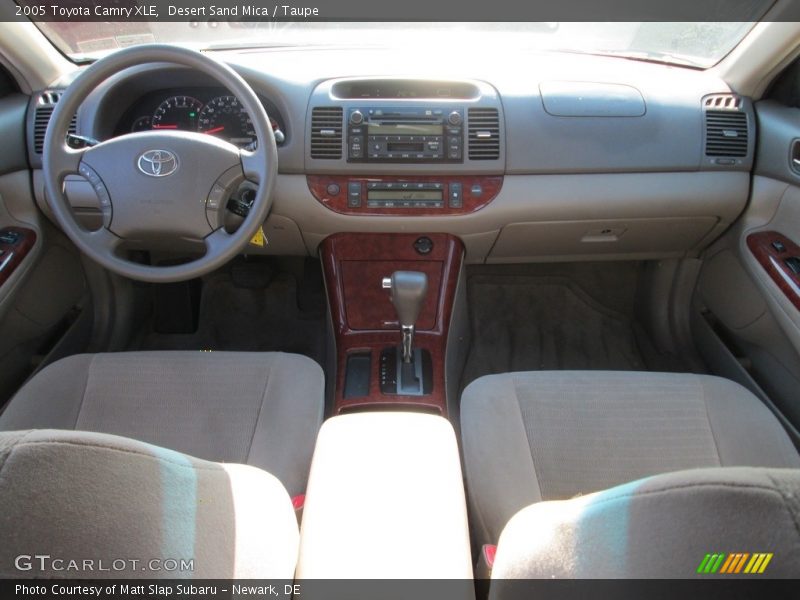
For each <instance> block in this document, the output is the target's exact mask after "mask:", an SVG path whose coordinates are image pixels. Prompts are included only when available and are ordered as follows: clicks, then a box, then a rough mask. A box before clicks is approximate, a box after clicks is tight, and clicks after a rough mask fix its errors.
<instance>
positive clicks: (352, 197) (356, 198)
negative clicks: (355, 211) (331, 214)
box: [347, 181, 361, 208]
mask: <svg viewBox="0 0 800 600" xmlns="http://www.w3.org/2000/svg"><path fill="white" fill-rule="evenodd" d="M347 206H348V208H360V207H361V182H360V181H349V182H348V183H347Z"/></svg>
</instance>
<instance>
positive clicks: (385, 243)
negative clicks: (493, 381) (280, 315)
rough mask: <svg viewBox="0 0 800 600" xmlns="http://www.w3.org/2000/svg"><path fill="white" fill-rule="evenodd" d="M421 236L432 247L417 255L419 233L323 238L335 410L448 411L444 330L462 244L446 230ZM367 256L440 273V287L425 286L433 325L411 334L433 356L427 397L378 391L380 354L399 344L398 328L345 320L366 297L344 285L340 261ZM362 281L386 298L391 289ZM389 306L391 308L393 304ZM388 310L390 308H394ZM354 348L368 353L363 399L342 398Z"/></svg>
mask: <svg viewBox="0 0 800 600" xmlns="http://www.w3.org/2000/svg"><path fill="white" fill-rule="evenodd" d="M424 236H425V237H429V238H430V239H431V240H432V241H433V249H432V250H431V252H430V253H429V254H425V255H420V254H419V253H417V251H416V250H415V249H414V245H413V244H414V241H416V240H417V239H418V238H419V237H422V235H417V234H372V233H340V234H335V235H332V236H330V237H328V238H326V239H325V240H324V241H323V242H322V245H321V247H320V249H321V258H322V267H323V271H324V274H325V285H326V288H327V292H328V299H329V302H330V309H331V316H332V319H333V326H334V335H335V336H336V349H337V366H336V390H335V395H336V397H335V406H334V413H335V414H340V413H342V412H346V411H349V410H354V409H359V410H360V409H367V408H379V407H392V408H399V407H412V408H420V409H424V410H430V411H433V412H438V413H439V414H442V415H446V414H447V395H446V387H445V377H444V375H445V351H446V346H447V331H448V328H449V324H450V319H451V317H452V313H453V303H454V300H455V293H456V287H457V285H458V276H459V272H460V270H461V262H462V260H463V254H464V246H463V244H462V243H461V240H459V239H458V238H456V237H454V236H452V235H449V234H443V233H437V234H424ZM370 260H374V261H378V262H383V263H385V265H386V267H387V268H389V269H392V268H393V265H401V266H402V267H403V268H408V267H409V264H411V265H412V266H413V262H415V261H418V262H420V263H431V262H437V263H439V264H440V268H441V277H440V279H439V282H438V289H436V288H435V287H434V286H430V287H429V290H428V298H429V299H430V298H431V297H433V298H435V314H434V319H433V326H432V327H430V329H427V330H421V331H418V332H417V334H416V336H415V344H416V345H417V346H418V347H420V348H425V349H427V350H428V351H429V352H430V354H431V362H432V366H433V389H432V393H431V394H429V395H426V396H401V395H387V394H382V393H381V391H380V383H379V377H378V368H379V364H378V363H379V357H380V352H381V350H383V349H384V348H386V347H389V346H394V345H398V344H399V343H400V332H399V330H377V329H376V330H361V329H354V328H352V327H351V325H350V323H349V321H348V311H350V312H352V310H353V308H352V307H351V306H350V305H351V304H352V303H355V304H358V303H359V302H362V301H364V300H362V299H361V298H360V297H358V294H357V290H355V291H354V290H352V289H348V288H346V286H345V285H344V278H343V276H342V264H343V263H344V262H347V261H370ZM391 272H392V271H391V270H389V271H388V272H387V273H386V275H390V274H391ZM429 283H430V282H429ZM363 285H365V286H367V285H369V286H373V287H375V289H376V290H380V293H383V294H385V295H386V296H387V298H388V293H389V292H388V291H387V290H381V288H380V281H376V282H364V283H363ZM354 293H355V294H356V297H355V298H353V294H354ZM367 296H369V297H371V298H374V296H373V292H372V291H371V290H370V293H369V294H365V297H367ZM388 306H389V307H391V304H389V305H388ZM391 309H392V311H393V310H394V309H393V307H391ZM393 316H394V315H393ZM394 318H396V317H394ZM356 352H367V353H369V354H370V355H371V359H372V360H371V371H370V384H369V393H368V395H366V396H363V397H359V398H347V399H345V398H344V380H345V371H346V368H347V356H348V354H351V353H356Z"/></svg>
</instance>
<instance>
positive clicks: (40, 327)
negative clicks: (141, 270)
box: [0, 72, 90, 407]
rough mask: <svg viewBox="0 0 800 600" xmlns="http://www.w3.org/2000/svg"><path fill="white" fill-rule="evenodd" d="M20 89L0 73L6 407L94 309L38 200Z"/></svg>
mask: <svg viewBox="0 0 800 600" xmlns="http://www.w3.org/2000/svg"><path fill="white" fill-rule="evenodd" d="M13 86H14V84H13V82H12V81H11V80H10V79H9V78H8V76H7V75H5V74H4V73H2V72H0V140H2V150H0V252H1V253H0V407H2V405H3V404H4V403H5V401H6V400H7V399H8V398H9V397H10V396H11V395H12V394H13V393H14V392H15V391H16V389H17V388H18V386H19V385H20V384H21V383H22V382H23V381H24V380H25V379H26V378H27V377H28V376H29V375H30V374H31V373H32V372H33V371H34V370H35V369H36V368H37V367H38V366H40V365H42V364H44V363H45V362H46V360H47V359H48V355H51V353H52V352H51V351H52V350H53V348H54V347H56V346H57V345H58V344H59V343H60V342H61V341H62V340H63V338H64V334H65V333H66V332H70V331H74V329H73V327H72V326H73V324H74V323H76V322H77V318H78V316H79V315H80V314H81V311H82V309H83V308H84V307H89V306H90V303H89V302H88V294H87V288H86V283H85V276H84V272H83V267H82V265H81V258H80V255H79V253H78V252H77V250H76V249H75V247H74V246H73V245H72V244H71V243H70V242H69V240H67V239H66V238H65V237H64V236H63V234H61V232H60V231H59V230H58V229H56V228H55V227H54V226H53V225H52V224H51V223H50V222H49V221H47V219H46V218H44V216H43V215H42V214H41V212H40V211H39V210H38V208H37V206H36V203H35V201H34V197H33V193H32V185H31V181H32V177H31V171H30V168H29V166H28V154H27V147H26V135H25V126H26V118H25V117H26V113H27V110H28V104H29V98H28V97H27V96H25V95H23V94H20V93H18V92H17V91H16V90H15V89H14V88H13ZM8 232H12V233H17V234H18V235H17V236H16V239H15V238H14V236H13V235H12V236H10V237H7V236H5V235H4V234H6V233H8Z"/></svg>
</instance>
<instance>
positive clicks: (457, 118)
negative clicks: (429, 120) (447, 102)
mask: <svg viewBox="0 0 800 600" xmlns="http://www.w3.org/2000/svg"><path fill="white" fill-rule="evenodd" d="M447 122H448V123H450V125H461V113H459V112H458V111H456V110H454V111H453V112H451V113H450V114H449V115H447Z"/></svg>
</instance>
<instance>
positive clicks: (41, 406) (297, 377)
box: [0, 352, 324, 496]
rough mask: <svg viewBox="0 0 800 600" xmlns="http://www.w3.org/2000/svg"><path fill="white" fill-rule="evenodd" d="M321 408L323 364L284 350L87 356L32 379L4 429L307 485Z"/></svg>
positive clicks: (294, 489)
mask: <svg viewBox="0 0 800 600" xmlns="http://www.w3.org/2000/svg"><path fill="white" fill-rule="evenodd" d="M323 410H324V377H323V373H322V369H321V368H320V367H319V365H317V364H316V363H315V362H314V361H312V360H311V359H309V358H306V357H304V356H299V355H294V354H284V353H279V352H264V353H255V352H253V353H250V352H121V353H109V354H83V355H76V356H70V357H68V358H65V359H62V360H60V361H58V362H55V363H53V364H51V365H49V366H48V367H46V368H45V369H43V370H42V371H41V372H40V373H38V374H37V375H36V376H34V377H33V378H32V379H31V380H30V381H29V382H28V383H27V384H26V385H25V386H23V388H22V389H21V390H20V391H19V392H18V393H17V395H16V396H14V398H12V400H11V402H10V403H9V405H8V407H7V409H6V410H5V412H3V414H2V415H0V431H10V430H25V429H67V430H69V429H76V430H83V431H93V432H101V433H108V434H114V435H118V436H124V437H126V438H130V439H133V440H138V441H140V442H147V443H150V444H155V445H157V446H162V447H164V448H169V449H171V450H175V451H177V452H181V453H184V454H187V455H190V456H193V457H197V458H200V459H205V460H210V461H215V462H225V463H242V464H247V465H251V466H255V467H259V468H261V469H263V470H265V471H267V472H269V473H271V474H272V475H274V476H275V477H277V478H278V479H279V480H280V481H281V482H282V483H283V485H284V486H285V488H286V489H287V490H288V492H289V494H290V495H292V496H294V495H297V494H301V493H303V492H304V491H305V485H306V480H307V477H308V470H309V467H310V464H311V456H312V454H313V451H314V444H315V441H316V436H317V431H318V429H319V427H320V425H321V423H322V418H323Z"/></svg>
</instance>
